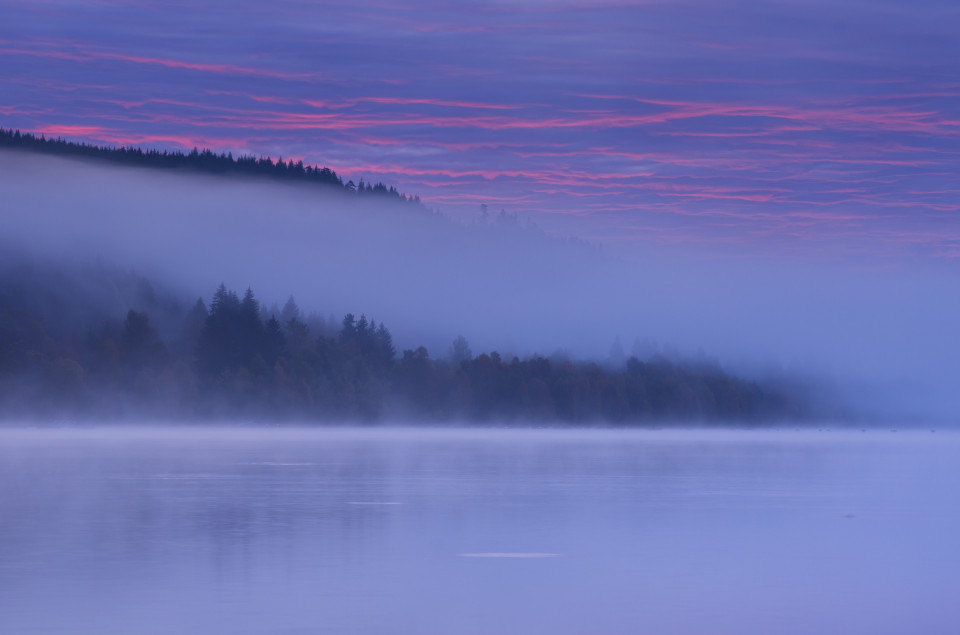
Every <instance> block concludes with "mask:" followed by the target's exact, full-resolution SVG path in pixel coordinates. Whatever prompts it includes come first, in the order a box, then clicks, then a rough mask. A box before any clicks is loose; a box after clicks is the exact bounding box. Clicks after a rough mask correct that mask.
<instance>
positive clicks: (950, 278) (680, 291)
mask: <svg viewBox="0 0 960 635" xmlns="http://www.w3.org/2000/svg"><path fill="white" fill-rule="evenodd" d="M0 170H3V173H4V175H5V178H4V179H3V180H2V181H0V201H3V202H2V206H3V231H2V237H0V240H2V245H0V249H3V250H4V252H5V253H7V254H8V255H10V254H17V255H18V256H23V257H27V258H33V259H38V260H40V261H49V262H54V263H58V264H62V265H65V266H68V267H77V266H83V265H84V264H85V263H91V262H97V261H99V262H102V263H109V264H111V265H115V266H119V267H123V268H129V269H131V270H134V271H136V272H137V273H140V274H142V275H144V276H146V277H148V278H150V279H152V280H156V281H158V282H159V283H161V284H163V285H165V286H167V287H168V288H170V289H174V290H176V291H177V292H179V293H181V294H182V296H183V297H184V299H185V301H187V302H189V301H190V300H191V299H193V300H195V299H196V298H197V297H203V298H204V299H205V300H209V298H210V295H211V293H212V292H213V290H214V289H215V288H216V287H217V285H219V284H220V283H221V282H222V283H225V284H226V285H227V286H228V287H231V288H236V289H245V288H247V287H250V288H252V289H253V290H254V291H255V292H256V294H257V297H258V298H259V299H260V300H261V301H262V302H263V303H264V304H266V305H270V304H274V303H277V304H280V305H282V303H283V302H284V301H285V300H286V299H287V297H288V296H290V295H293V296H294V297H295V298H296V301H297V303H298V304H299V305H300V307H301V308H302V309H303V310H304V311H306V312H318V313H320V314H321V315H330V314H332V315H335V316H342V315H343V314H344V313H347V312H352V313H354V314H357V315H360V314H366V315H367V316H368V317H371V318H374V319H376V320H377V321H383V322H385V323H386V324H387V325H388V326H389V327H390V330H391V331H392V333H393V335H394V340H395V342H396V344H397V347H398V349H399V348H407V347H415V346H418V345H421V344H422V345H425V346H426V347H427V348H428V349H429V351H430V353H431V354H432V355H433V356H435V357H437V356H443V355H445V354H446V352H447V350H448V348H449V346H450V343H451V342H452V341H453V339H454V338H455V337H457V336H458V335H463V336H465V337H467V338H468V339H469V341H470V344H471V347H472V349H473V350H474V351H476V352H479V351H489V350H498V351H501V352H502V353H504V354H506V355H519V356H521V357H522V356H524V355H528V354H531V353H541V354H546V355H551V354H554V353H557V352H561V353H563V354H565V355H570V356H575V357H578V358H592V359H597V360H601V361H603V360H608V359H609V358H610V356H611V346H612V345H613V344H614V342H615V341H619V342H620V343H621V345H622V349H623V351H624V354H625V355H630V354H634V353H635V354H638V355H641V356H642V355H646V354H651V353H656V352H661V353H669V354H671V355H676V356H680V357H690V358H694V357H707V358H714V359H718V360H719V362H720V363H721V364H722V365H723V367H724V368H726V369H728V370H732V371H735V372H740V373H744V374H746V375H747V376H752V377H761V376H764V375H768V374H771V373H772V374H777V373H788V374H789V373H793V374H797V375H803V376H816V377H818V378H819V381H820V382H822V384H823V385H830V386H834V387H836V388H837V389H838V390H839V392H840V394H842V395H843V397H844V399H846V400H847V401H848V402H849V403H850V404H851V405H853V406H856V407H857V408H858V409H859V411H860V412H862V413H865V414H874V415H881V414H882V415H887V416H897V417H935V418H950V417H954V416H955V415H956V414H957V413H960V396H958V395H956V394H955V390H954V388H955V386H956V385H957V382H958V379H960V337H958V335H960V333H958V328H960V327H958V325H960V298H958V297H957V294H956V279H957V278H956V271H955V270H953V269H952V268H950V267H949V266H946V265H945V266H942V267H933V266H931V267H922V266H919V265H918V266H906V265H905V266H903V267H901V268H896V269H893V268H890V267H884V268H881V267H876V268H864V267H860V268H854V267H852V266H845V265H836V264H834V265H826V264H816V263H813V264H804V263H797V262H796V261H793V262H791V261H788V260H786V259H784V260H779V261H778V260H773V259H771V258H769V257H766V256H765V257H763V258H762V259H759V258H758V259H748V258H743V259H741V260H738V261H730V260H722V259H718V258H709V257H704V256H700V255H698V254H696V253H695V252H694V250H688V251H685V250H682V249H676V250H672V251H671V250H658V251H652V250H649V249H645V250H643V251H642V252H639V253H632V254H628V255H624V254H622V253H618V254H617V255H613V254H611V253H609V251H607V250H604V249H603V248H602V247H600V246H596V245H590V244H588V243H585V242H583V241H579V240H576V239H567V238H557V237H551V236H549V235H547V234H546V233H544V232H543V231H540V230H538V229H536V228H532V227H529V226H527V225H526V224H525V223H524V222H523V221H522V220H521V219H516V218H514V217H511V216H509V215H501V214H499V213H497V212H491V213H490V214H489V215H488V216H487V217H481V215H480V213H479V211H478V213H477V215H476V217H475V218H471V219H468V220H467V221H463V220H462V219H460V220H457V219H452V218H449V217H447V216H444V215H442V214H438V213H435V212H432V211H429V210H428V209H426V208H417V207H415V206H410V205H399V204H397V203H393V202H390V201H384V202H382V203H380V202H377V201H370V200H357V199H356V198H353V197H350V196H348V195H346V194H344V193H342V192H338V191H333V190H332V189H331V190H327V189H326V188H323V187H316V186H307V185H304V186H299V185H290V184H283V183H273V182H269V181H262V180H254V181H250V180H240V179H235V178H231V177H210V176H200V175H193V174H181V173H175V172H167V171H162V170H150V169H140V168H131V167H116V166H110V165H102V164H99V163H95V162H83V161H74V160H69V159H62V158H55V157H50V156H41V155H34V154H30V153H21V152H7V151H0ZM478 203H479V201H478ZM478 210H479V205H478ZM614 361H616V360H614Z"/></svg>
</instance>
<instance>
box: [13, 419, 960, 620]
mask: <svg viewBox="0 0 960 635" xmlns="http://www.w3.org/2000/svg"><path fill="white" fill-rule="evenodd" d="M958 466H960V439H958V438H957V437H956V435H955V434H954V433H944V432H939V431H938V432H931V431H929V430H927V431H924V432H922V433H921V432H913V433H903V432H899V433H895V432H878V431H873V432H867V433H860V432H816V431H807V432H791V431H788V430H778V431H768V432H742V431H732V430H716V431H709V432H708V431H678V430H673V431H655V430H647V431H610V430H607V431H556V430H554V431H543V430H540V431H537V430H513V431H504V430H433V431H424V430H410V429H383V428H380V429H362V430H358V429H349V428H341V429H322V430H302V429H301V430H296V429H283V428H272V429H269V430H268V429H263V428H257V429H245V430H244V429H204V428H199V429H197V428H193V429H191V428H186V429H184V428H181V429H174V428H166V429H163V430H156V429H131V428H126V429H123V430H119V429H89V428H88V429H73V430H64V429H59V430H47V431H38V430H9V429H8V430H2V431H0V485H2V487H0V518H3V522H2V523H0V545H2V549H0V632H4V633H38V634H47V633H50V634H53V633H56V634H60V633H66V632H69V633H75V634H77V635H88V634H91V635H92V634H94V633H95V634H97V635H114V634H117V635H119V634H124V635H125V634H128V633H140V634H143V635H151V634H154V633H156V634H166V633H181V634H184V635H190V634H197V635H200V634H204V635H216V634H220V633H222V634H231V635H233V634H250V635H252V634H261V633H263V634H266V633H327V632H330V633H357V634H365V633H425V634H427V633H438V634H439V633H460V634H464V635H471V634H480V633H504V634H513V633H516V634H520V633H556V634H557V635H568V634H573V633H609V634H611V635H613V634H620V633H624V634H626V633H638V632H650V633H663V634H676V635H679V634H694V633H716V634H731V635H733V634H736V635H743V634H745V633H781V634H785V635H794V634H795V635H808V634H810V633H870V634H871V635H886V634H889V635H894V634H897V635H899V634H902V633H914V632H915V633H924V634H925V635H941V634H943V635H946V634H948V633H953V632H955V630H956V624H957V623H958V622H960V607H958V605H957V603H956V591H957V589H958V588H960V552H958V550H957V549H956V536H957V533H958V531H960V512H958V508H957V504H956V495H955V491H954V490H955V484H956V482H957V479H958V478H960V473H958Z"/></svg>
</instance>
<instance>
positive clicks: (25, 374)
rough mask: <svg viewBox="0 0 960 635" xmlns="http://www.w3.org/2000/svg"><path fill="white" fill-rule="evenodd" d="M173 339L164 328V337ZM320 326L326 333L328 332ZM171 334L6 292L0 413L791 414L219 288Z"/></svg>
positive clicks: (677, 381)
mask: <svg viewBox="0 0 960 635" xmlns="http://www.w3.org/2000/svg"><path fill="white" fill-rule="evenodd" d="M167 330H170V329H167ZM318 331H320V332H318ZM174 332H175V335H173V336H170V337H167V338H163V337H161V336H160V334H159V332H158V329H157V327H156V325H155V324H154V322H153V321H152V319H151V316H150V315H149V314H148V313H147V312H146V311H138V310H133V309H131V310H129V311H128V312H127V313H126V315H125V317H124V318H123V319H122V320H110V319H104V320H103V321H102V324H101V325H100V326H99V328H94V329H87V330H86V331H85V332H82V331H80V330H76V331H72V332H69V331H68V332H58V333H51V332H48V330H47V329H46V328H45V325H44V321H43V318H42V317H41V316H39V315H38V314H37V313H36V312H34V311H31V310H30V308H29V307H25V306H17V305H16V304H14V303H11V302H9V301H6V300H4V299H3V298H2V296H0V414H2V415H3V416H4V417H5V418H10V417H20V416H27V417H29V416H37V417H51V416H54V417H68V418H83V417H89V418H98V417H103V418H124V417H131V418H132V417H136V418H164V419H182V420H238V419H239V420H260V421H284V420H287V421H316V422H323V421H345V420H363V421H375V420H380V419H387V418H397V419H405V420H410V421H419V422H442V421H448V422H450V421H470V422H496V423H507V422H511V421H516V422H569V423H595V422H606V423H612V424H624V425H627V424H638V423H644V422H669V421H698V420H709V421H735V422H749V421H761V420H766V419H769V418H771V417H787V416H797V415H798V414H801V413H800V409H799V405H798V404H795V403H792V402H791V401H790V400H788V399H787V398H785V397H784V396H782V395H780V394H778V393H777V391H775V390H773V389H771V388H769V387H762V386H760V385H758V384H757V383H754V382H751V381H746V380H743V379H739V378H736V377H733V376H730V375H729V374H727V373H725V372H723V371H722V370H721V369H720V368H718V367H716V366H711V365H706V364H701V365H696V364H680V363H677V362H675V361H671V360H668V359H666V358H664V357H657V358H653V359H649V360H645V361H644V360H640V359H638V358H636V357H631V358H629V359H628V360H627V361H626V362H625V363H624V364H622V365H621V366H619V367H616V368H611V367H606V366H603V365H600V364H597V363H589V362H581V363H578V362H574V361H571V360H567V359H550V358H546V357H542V356H533V357H529V358H526V359H519V358H517V357H513V358H511V359H505V358H503V357H501V355H499V354H498V353H496V352H491V353H483V354H479V355H476V356H475V355H473V353H472V352H471V351H470V349H469V344H468V343H467V341H466V339H465V338H458V339H457V341H455V342H454V343H453V345H452V346H451V349H450V351H449V354H448V355H446V356H443V357H438V358H434V357H431V356H430V354H429V352H428V351H427V349H426V348H424V347H422V346H421V347H418V348H413V349H407V350H403V351H400V352H399V353H398V352H397V350H396V348H395V346H394V343H393V338H392V336H391V334H390V331H389V330H388V329H387V327H386V326H385V325H384V324H383V322H380V323H377V322H376V321H374V320H372V319H368V318H367V317H366V316H365V315H361V316H360V317H359V318H357V317H356V316H355V315H353V314H348V315H346V316H344V318H343V320H342V322H341V323H340V324H339V327H338V328H336V329H329V328H327V329H324V328H323V327H316V326H315V328H314V330H312V329H311V327H310V326H309V325H308V323H307V321H305V320H304V319H303V318H302V317H301V315H300V311H299V308H298V307H297V306H296V303H295V302H294V301H293V299H292V298H291V300H290V301H289V302H288V303H287V305H286V306H285V307H284V308H283V310H282V311H280V312H279V314H278V313H277V312H270V311H268V310H266V309H265V308H264V307H263V306H261V304H260V302H259V301H258V300H257V299H256V297H255V296H254V294H253V292H252V291H251V290H249V289H248V290H247V291H246V292H245V293H243V294H242V295H241V294H237V293H236V292H234V291H231V290H229V289H227V288H226V287H225V286H223V285H221V286H220V287H219V288H218V289H217V290H216V291H215V293H214V294H213V296H212V298H211V300H210V302H209V304H208V303H206V302H204V301H203V300H202V299H198V300H197V302H196V303H195V304H194V305H193V306H192V307H191V308H189V309H188V310H185V311H183V312H182V314H181V316H180V318H179V326H178V328H177V329H174Z"/></svg>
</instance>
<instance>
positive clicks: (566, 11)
mask: <svg viewBox="0 0 960 635" xmlns="http://www.w3.org/2000/svg"><path fill="white" fill-rule="evenodd" d="M0 14H2V15H3V20H0V64H2V68H3V72H2V73H0V126H2V127H6V128H19V129H22V130H29V131H34V132H39V133H44V134H46V135H48V136H62V137H64V138H68V139H72V140H77V141H86V142H93V143H98V144H122V145H139V146H144V147H155V148H165V149H191V148H193V147H195V146H199V147H210V148H213V149H214V150H217V151H224V152H226V151H229V152H233V153H234V154H238V153H239V154H252V155H258V156H263V155H266V156H272V157H275V158H276V157H283V158H285V159H290V158H292V159H297V160H303V161H305V162H307V163H311V164H318V165H324V166H329V167H331V168H332V169H334V170H335V171H337V172H338V173H339V174H341V175H342V176H344V177H345V179H346V178H350V179H353V180H359V179H360V178H364V179H365V180H375V181H377V180H382V181H383V182H385V183H387V184H388V185H395V186H396V187H397V188H398V189H400V190H401V191H403V192H406V193H409V194H417V195H419V196H421V198H422V199H423V200H424V201H425V202H426V203H427V205H429V206H430V207H432V208H434V209H436V210H439V211H441V212H444V213H446V214H449V215H451V216H454V217H457V218H463V219H467V220H470V219H473V218H476V217H477V216H479V214H480V206H481V204H485V205H487V206H488V208H489V209H490V211H491V212H498V211H499V210H501V209H503V210H505V211H507V212H509V213H517V214H519V215H520V216H521V217H522V218H528V219H530V220H532V221H534V222H536V223H537V224H538V225H539V226H541V227H543V228H544V229H546V230H547V231H549V232H553V233H556V234H561V235H567V234H574V235H576V236H580V237H583V238H586V239H588V240H591V241H596V242H598V243H600V244H603V245H606V246H609V248H610V249H612V250H615V251H617V252H618V253H625V254H630V253H640V252H643V251H644V250H647V249H650V248H661V247H662V248H675V247H676V248H681V249H688V250H695V251H696V252H697V253H699V254H715V255H719V256H721V257H725V258H740V259H743V258H746V259H748V260H749V261H750V262H763V261H764V259H767V258H792V259H795V260H799V261H803V262H808V263H809V262H813V263H835V262H843V263H853V265H854V266H865V267H881V268H891V267H892V268H897V267H903V266H905V263H906V264H908V265H909V266H914V265H917V264H919V265H920V266H924V267H927V266H932V267H947V268H948V269H949V268H952V267H953V266H955V265H956V264H957V263H958V262H960V222H958V220H957V214H958V211H960V197H958V194H960V185H958V181H957V177H956V175H957V174H958V173H960V143H958V138H960V99H958V97H960V66H958V65H957V63H956V61H957V60H958V59H960V37H958V36H960V4H957V3H955V2H949V1H938V0H919V1H911V2H893V1H889V0H831V1H829V2H827V1H822V0H803V1H800V0H786V1H782V2H762V1H752V0H735V1H733V0H731V1H729V2H711V1H707V0H679V1H670V2H654V1H650V2H618V1H606V2H603V1H590V2H586V1H583V0H557V1H546V0H532V1H525V2H499V1H475V0H458V1H456V2H419V3H412V2H402V1H395V0H350V1H349V2H306V1H296V0H287V1H280V2H269V3H266V2H252V1H250V0H230V1H229V2H220V1H218V0H211V1H206V2H197V3H195V2H165V1H162V0H161V1H151V2H144V1H140V0H96V1H70V2H66V1H56V0H30V1H29V2H18V1H11V0H0Z"/></svg>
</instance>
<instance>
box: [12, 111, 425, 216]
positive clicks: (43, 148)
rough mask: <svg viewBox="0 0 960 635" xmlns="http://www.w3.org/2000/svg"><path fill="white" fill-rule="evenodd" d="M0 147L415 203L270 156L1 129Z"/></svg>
mask: <svg viewBox="0 0 960 635" xmlns="http://www.w3.org/2000/svg"><path fill="white" fill-rule="evenodd" d="M0 147H7V148H18V149H24V150H32V151H36V152H44V153H47V154H55V155H64V156H77V157H86V158H94V159H100V160H107V161H112V162H114V163H120V164H124V165H132V166H138V167H155V168H174V169H180V170H191V171H195V172H203V173H207V174H222V175H236V176H245V177H250V176H252V177H265V178H272V179H280V180H284V181H293V182H304V183H316V184H320V185H326V186H331V187H335V188H337V189H339V190H342V191H344V192H348V193H351V194H357V195H368V194H369V195H377V196H385V197H388V198H391V199H396V200H398V201H401V202H404V203H411V204H415V205H418V206H419V205H420V197H419V196H407V195H406V194H401V193H400V192H399V191H397V189H396V188H395V187H393V186H392V185H391V186H387V185H384V184H383V183H382V182H377V183H365V182H364V181H363V179H360V181H359V182H358V183H354V182H353V181H352V180H348V181H347V182H346V183H344V182H343V179H342V178H341V177H340V176H338V175H337V173H336V172H334V171H333V170H331V169H330V168H327V167H317V166H312V165H304V164H303V161H296V162H294V161H292V160H291V161H284V160H283V159H282V158H279V159H277V160H276V161H274V160H273V159H271V158H270V157H254V156H240V157H236V158H234V156H233V153H220V154H217V153H215V152H213V151H212V150H209V149H204V150H198V149H197V148H194V149H193V150H191V151H190V152H187V153H184V152H180V151H175V152H169V151H166V150H154V149H149V150H143V149H142V148H137V147H127V146H120V147H116V148H113V147H107V146H97V145H91V144H86V143H77V142H74V141H67V140H65V139H62V138H59V137H57V138H51V139H47V138H46V137H45V136H44V135H39V136H37V135H34V134H31V133H28V132H20V131H19V130H13V129H5V128H0Z"/></svg>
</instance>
